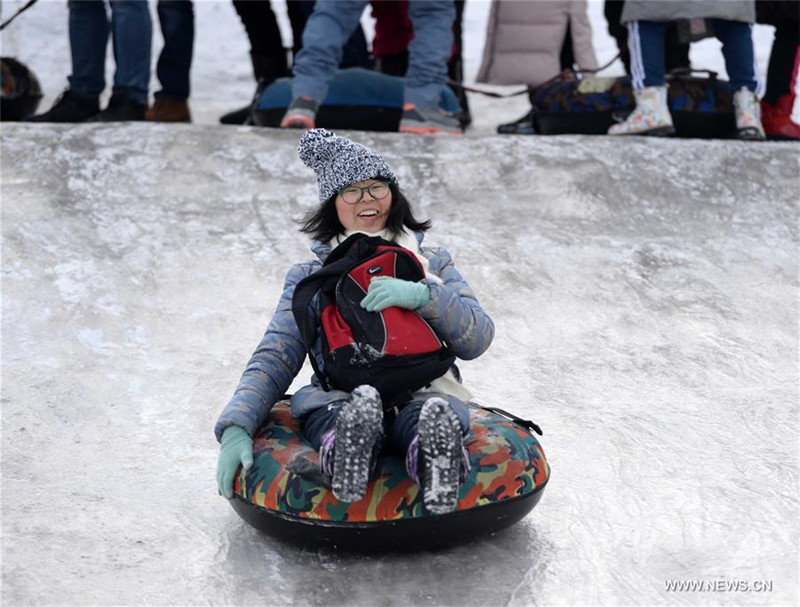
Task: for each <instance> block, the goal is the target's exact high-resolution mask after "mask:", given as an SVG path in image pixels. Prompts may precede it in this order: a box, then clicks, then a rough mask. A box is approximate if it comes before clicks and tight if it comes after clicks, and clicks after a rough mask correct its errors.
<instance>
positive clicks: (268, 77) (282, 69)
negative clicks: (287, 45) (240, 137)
mask: <svg viewBox="0 0 800 607" xmlns="http://www.w3.org/2000/svg"><path fill="white" fill-rule="evenodd" d="M250 61H251V62H252V63H253V75H254V76H255V77H256V82H257V83H258V88H257V90H256V95H255V97H254V99H253V101H251V102H250V103H249V104H248V105H246V106H244V107H242V108H239V109H238V110H234V111H232V112H228V113H227V114H225V115H223V116H221V117H220V119H219V121H220V124H253V122H252V120H251V119H250V112H251V110H252V108H253V104H254V103H255V102H256V101H258V97H259V96H260V92H261V91H263V90H264V87H266V86H269V85H270V84H271V83H273V82H274V81H275V80H277V79H278V78H284V77H285V76H288V75H289V68H288V66H287V62H286V55H285V54H283V55H281V56H280V57H266V56H262V55H256V54H255V53H253V52H252V51H250Z"/></svg>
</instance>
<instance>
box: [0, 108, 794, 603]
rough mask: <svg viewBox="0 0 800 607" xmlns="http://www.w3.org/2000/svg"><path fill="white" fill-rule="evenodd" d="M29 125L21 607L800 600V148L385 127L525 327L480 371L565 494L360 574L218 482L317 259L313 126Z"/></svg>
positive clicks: (23, 250)
mask: <svg viewBox="0 0 800 607" xmlns="http://www.w3.org/2000/svg"><path fill="white" fill-rule="evenodd" d="M0 133H1V134H2V154H3V155H2V160H3V164H2V213H3V215H2V229H3V262H2V263H3V283H2V293H3V316H2V322H3V326H2V330H3V331H2V336H3V340H2V347H3V351H2V362H3V368H2V380H3V414H2V430H3V439H2V440H3V443H2V447H3V448H2V455H3V462H2V497H3V503H2V523H3V543H2V556H3V586H2V600H3V604H4V605H27V604H36V605H41V604H73V605H84V604H120V605H138V604H206V603H208V604H256V603H258V604H268V605H278V604H287V605H288V604H298V605H330V604H363V605H367V604H369V605H372V604H375V602H376V601H377V602H378V603H379V604H385V605H411V604H437V605H487V604H491V605H501V604H508V605H530V604H652V603H660V604H665V603H687V604H698V603H709V602H711V603H730V602H737V603H749V604H794V603H795V602H796V599H797V592H798V578H797V575H798V574H797V571H798V569H797V568H798V556H797V542H798V534H797V520H798V518H797V515H798V502H797V496H798V491H797V489H798V370H797V360H798V356H797V354H798V352H797V340H798V327H797V321H798V309H797V306H798V299H797V281H798V246H797V244H798V234H797V232H798V212H797V192H798V185H799V184H798V147H797V146H795V145H788V144H777V143H765V144H755V143H739V142H702V141H677V140H652V139H627V140H624V141H622V140H615V139H610V138H604V137H596V138H591V137H552V138H534V137H530V138H502V137H486V138H478V137H473V136H468V137H464V138H460V139H451V138H437V137H430V138H425V137H403V136H399V135H391V134H383V135H379V134H366V133H361V134H354V136H355V137H357V139H358V140H359V141H361V142H363V143H365V144H367V145H369V146H372V147H374V148H376V149H379V150H381V151H383V152H384V153H385V155H386V157H387V159H388V161H389V162H390V163H391V164H392V166H393V167H395V169H396V172H397V173H398V176H399V179H400V182H401V183H402V184H403V185H404V187H405V189H406V190H407V192H408V193H409V195H410V198H411V200H413V201H415V203H416V205H417V207H418V209H419V210H420V215H422V216H424V217H427V216H430V217H431V218H433V221H434V229H433V230H432V232H431V233H430V235H429V237H428V242H429V243H430V244H438V245H443V246H445V247H448V248H449V249H450V250H451V251H452V252H453V254H454V256H455V260H456V264H457V266H458V267H459V268H460V269H461V270H462V271H463V272H464V274H465V275H466V276H467V278H468V279H469V281H470V283H471V284H472V286H473V287H474V289H475V291H476V292H477V293H478V295H479V297H480V299H481V301H482V303H483V304H484V305H485V307H486V308H487V310H488V311H489V313H490V314H491V315H492V316H493V318H494V320H495V322H496V324H497V337H496V340H495V343H494V344H493V346H492V347H491V348H490V350H489V351H488V352H487V353H486V354H485V355H484V356H483V357H481V358H480V359H478V360H477V361H473V362H468V363H464V364H463V368H462V371H463V375H464V377H465V378H466V381H467V382H468V384H469V386H470V387H471V389H472V390H473V391H474V393H475V395H476V399H477V400H478V401H480V402H483V403H486V404H494V405H500V406H501V407H503V408H508V409H510V410H512V411H514V412H516V413H518V414H519V415H522V416H527V417H530V418H532V419H534V420H535V421H537V422H538V423H539V424H541V426H542V427H543V428H544V431H545V435H544V437H543V438H542V442H543V445H544V448H545V450H546V453H547V455H548V457H549V459H550V462H551V464H552V468H553V476H552V480H551V483H550V485H549V486H548V488H547V490H546V492H545V496H544V498H543V499H542V502H541V503H540V505H539V506H538V507H537V508H536V510H534V512H533V513H532V514H531V515H530V516H528V517H527V518H526V519H525V520H524V521H523V522H521V523H520V524H518V525H516V526H515V527H513V528H511V529H510V530H508V531H506V532H504V533H500V534H498V535H496V536H495V537H491V538H488V539H485V540H481V541H477V542H474V543H471V544H468V545H465V546H461V547H456V548H453V549H449V550H444V551H440V552H435V553H426V554H423V555H422V556H383V557H372V558H347V557H343V556H341V555H337V554H329V553H322V552H314V551H302V550H297V549H293V548H288V547H286V546H282V545H277V544H275V543H273V542H271V541H270V540H269V539H268V538H266V537H264V536H262V535H259V533H258V532H256V531H255V530H253V529H251V528H250V527H248V526H247V525H246V524H245V523H244V522H243V521H242V520H241V519H239V518H238V517H237V516H236V514H235V513H234V512H233V511H232V510H231V508H230V507H229V506H228V504H227V503H226V501H225V500H224V499H223V498H221V497H219V496H218V495H217V494H216V487H215V474H214V469H215V464H216V455H217V451H218V447H217V444H216V442H215V440H214V437H213V434H212V427H213V424H214V421H215V419H216V417H217V415H218V413H219V411H220V409H221V407H222V406H223V405H224V404H225V402H226V401H227V399H228V398H229V396H230V394H231V392H232V390H233V387H234V386H235V384H236V381H237V379H238V377H239V374H240V373H241V371H242V370H243V366H244V364H245V362H246V360H247V358H248V357H249V355H250V353H251V351H252V349H253V348H254V346H255V345H256V344H257V342H258V340H259V338H260V335H261V333H262V331H263V330H264V328H265V326H266V324H267V321H268V320H269V317H270V315H271V313H272V310H273V307H274V305H275V302H276V301H277V298H278V295H279V293H280V289H281V284H282V280H283V277H284V273H285V270H286V267H287V264H288V263H289V261H290V260H294V259H304V258H306V256H307V255H309V251H308V248H307V244H306V243H305V242H304V239H303V238H301V237H299V236H298V233H297V229H296V228H297V226H296V224H295V223H293V220H294V219H295V218H297V217H299V216H300V215H302V213H303V212H304V211H305V210H306V209H308V208H309V205H311V204H312V203H313V202H314V201H315V200H316V191H315V186H314V183H313V180H312V176H311V174H310V171H309V170H308V169H306V168H305V167H304V166H303V165H302V164H301V162H300V161H299V159H298V158H297V156H296V153H295V148H296V145H297V139H298V133H295V132H281V131H275V130H266V129H251V128H248V127H241V128H225V127H198V126H191V125H185V126H184V125H173V126H167V125H146V124H138V125H136V124H128V125H94V126H92V125H76V126H68V125H62V126H52V125H51V126H47V125H24V124H19V125H13V124H5V125H2V127H1V130H0ZM307 377H308V372H304V373H303V374H302V379H303V380H305V379H306V378H307ZM296 387H297V386H295V388H296ZM464 533H465V535H467V536H468V535H469V534H470V530H469V529H465V530H464ZM671 579H702V580H709V579H711V580H717V579H723V580H727V579H743V580H749V581H754V580H762V579H763V580H769V581H772V582H773V590H772V592H771V593H766V594H761V593H728V594H724V593H723V594H719V593H718V594H708V593H667V592H666V590H665V586H664V584H665V580H671Z"/></svg>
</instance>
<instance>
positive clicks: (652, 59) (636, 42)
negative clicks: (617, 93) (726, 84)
mask: <svg viewBox="0 0 800 607" xmlns="http://www.w3.org/2000/svg"><path fill="white" fill-rule="evenodd" d="M709 22H710V23H711V26H712V27H713V29H714V35H715V36H716V37H717V38H719V39H720V40H721V41H722V55H723V56H724V57H725V68H726V69H727V70H728V78H729V80H730V83H731V88H732V89H733V90H734V91H738V90H739V89H741V88H742V87H746V88H747V89H748V90H751V91H755V90H756V72H755V58H754V54H753V36H752V33H751V26H750V24H749V23H743V22H741V21H728V20H726V19H709ZM665 29H666V24H665V23H663V22H658V21H632V22H631V23H629V24H628V42H629V50H630V54H631V74H632V76H633V87H634V88H635V89H641V88H643V87H648V86H663V85H664V84H665V82H666V79H665V70H666V66H665V63H664V33H665Z"/></svg>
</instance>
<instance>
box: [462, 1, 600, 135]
mask: <svg viewBox="0 0 800 607" xmlns="http://www.w3.org/2000/svg"><path fill="white" fill-rule="evenodd" d="M586 8H587V4H586V2H585V0H557V1H552V2H516V1H514V0H495V1H494V2H493V3H492V8H491V12H490V13H489V21H488V23H487V25H486V44H485V46H484V47H483V61H482V63H481V68H480V70H479V71H478V77H477V78H476V80H477V82H486V83H489V84H527V85H528V86H529V87H533V86H536V85H538V84H542V83H543V82H546V81H547V80H550V79H551V78H553V77H554V76H556V75H558V74H559V73H560V72H561V71H563V70H565V69H570V68H572V67H573V65H575V64H577V65H578V68H579V69H585V70H594V69H597V58H596V57H595V54H594V48H593V47H592V26H591V24H590V23H589V17H588V16H587V14H586ZM498 132H500V133H504V134H530V133H533V132H534V127H533V112H532V111H531V112H528V113H527V114H526V115H525V116H523V117H522V118H520V119H519V120H517V121H516V122H512V123H509V124H503V125H500V126H499V127H498Z"/></svg>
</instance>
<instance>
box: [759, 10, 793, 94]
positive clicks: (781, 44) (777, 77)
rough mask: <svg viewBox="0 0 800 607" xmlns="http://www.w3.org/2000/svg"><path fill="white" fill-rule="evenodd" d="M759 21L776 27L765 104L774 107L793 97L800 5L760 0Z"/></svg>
mask: <svg viewBox="0 0 800 607" xmlns="http://www.w3.org/2000/svg"><path fill="white" fill-rule="evenodd" d="M756 21H758V23H768V24H770V25H774V26H775V38H774V40H773V42H772V50H771V51H770V54H769V66H768V67H767V90H766V92H765V93H764V101H766V102H767V103H770V104H772V105H775V103H777V101H778V98H780V97H783V96H784V95H794V87H795V85H796V83H797V71H798V64H799V63H800V3H798V2H783V1H781V2H777V1H768V0H758V1H757V2H756Z"/></svg>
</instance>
